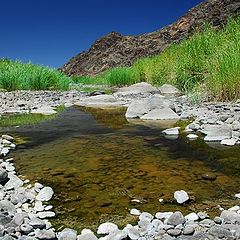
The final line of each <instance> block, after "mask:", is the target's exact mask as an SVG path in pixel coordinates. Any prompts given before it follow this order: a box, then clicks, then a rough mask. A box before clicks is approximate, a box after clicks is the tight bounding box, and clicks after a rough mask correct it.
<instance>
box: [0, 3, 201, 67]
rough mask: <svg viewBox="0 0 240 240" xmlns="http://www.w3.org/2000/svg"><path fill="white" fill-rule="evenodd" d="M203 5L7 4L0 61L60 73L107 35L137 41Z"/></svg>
mask: <svg viewBox="0 0 240 240" xmlns="http://www.w3.org/2000/svg"><path fill="white" fill-rule="evenodd" d="M200 2H202V1H201V0H183V1H180V0H167V1H161V0H87V1H84V0H67V1H59V0H7V1H2V2H1V10H0V33H1V34H0V58H2V57H6V58H11V59H20V60H22V61H32V62H33V63H36V64H42V65H47V66H51V67H59V66H61V65H63V64H64V63H65V62H66V61H68V60H69V58H71V57H73V56H75V55H76V54H78V53H79V52H81V51H83V50H87V49H88V48H89V47H90V45H91V44H92V43H93V42H94V41H95V40H96V39H97V38H99V37H101V36H103V35H105V34H107V33H108V32H111V31H117V32H120V33H122V34H125V35H138V34H142V33H146V32H151V31H154V30H157V29H159V28H161V27H163V26H165V25H168V24H170V23H172V22H174V21H175V20H177V19H178V18H179V17H180V16H182V15H183V14H184V13H186V11H187V10H188V9H190V8H191V7H193V6H195V5H197V4H198V3H200Z"/></svg>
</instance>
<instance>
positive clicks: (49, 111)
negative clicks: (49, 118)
mask: <svg viewBox="0 0 240 240" xmlns="http://www.w3.org/2000/svg"><path fill="white" fill-rule="evenodd" d="M31 113H35V114H42V115H52V114H56V113H57V112H56V111H55V110H54V109H53V108H52V107H49V106H45V107H40V108H37V109H34V110H32V111H31Z"/></svg>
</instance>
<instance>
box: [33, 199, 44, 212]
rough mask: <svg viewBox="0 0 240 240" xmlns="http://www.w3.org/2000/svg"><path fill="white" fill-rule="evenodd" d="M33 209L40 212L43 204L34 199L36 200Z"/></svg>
mask: <svg viewBox="0 0 240 240" xmlns="http://www.w3.org/2000/svg"><path fill="white" fill-rule="evenodd" d="M34 210H35V211H36V212H42V211H44V206H43V204H42V202H41V201H36V202H35V206H34Z"/></svg>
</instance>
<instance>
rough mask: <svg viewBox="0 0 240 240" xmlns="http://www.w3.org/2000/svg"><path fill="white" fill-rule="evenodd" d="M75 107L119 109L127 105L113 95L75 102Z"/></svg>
mask: <svg viewBox="0 0 240 240" xmlns="http://www.w3.org/2000/svg"><path fill="white" fill-rule="evenodd" d="M74 105H76V106H85V107H118V106H124V105H126V102H124V101H120V100H118V99H117V98H115V97H114V96H112V95H97V96H92V97H88V98H86V99H83V100H82V101H79V102H75V103H74Z"/></svg>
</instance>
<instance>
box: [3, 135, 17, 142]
mask: <svg viewBox="0 0 240 240" xmlns="http://www.w3.org/2000/svg"><path fill="white" fill-rule="evenodd" d="M2 139H6V140H8V141H10V142H12V141H13V140H14V138H13V137H12V136H10V135H6V134H3V135H2Z"/></svg>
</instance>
